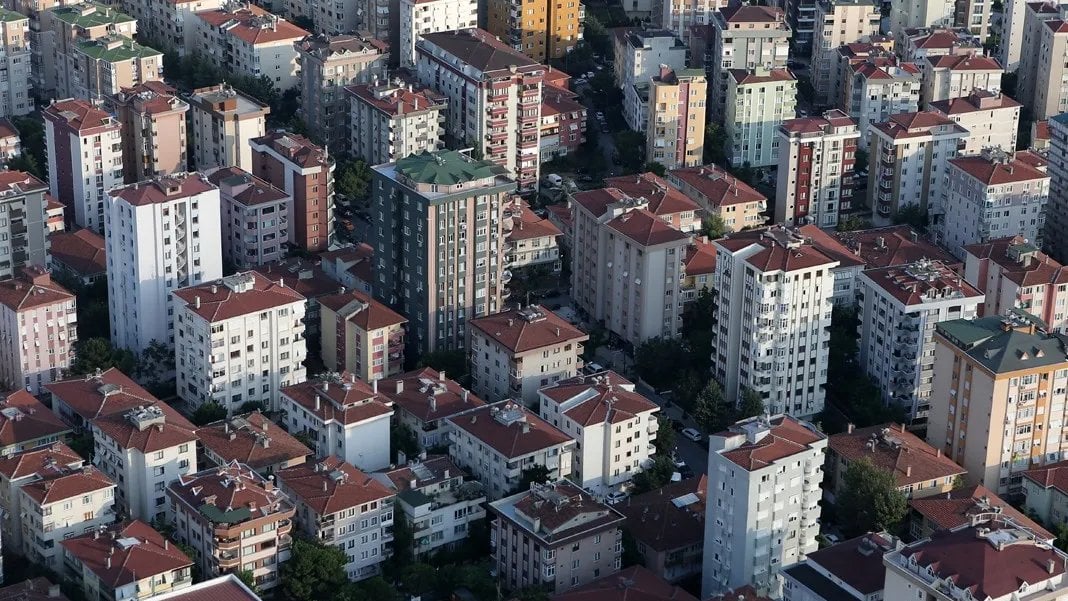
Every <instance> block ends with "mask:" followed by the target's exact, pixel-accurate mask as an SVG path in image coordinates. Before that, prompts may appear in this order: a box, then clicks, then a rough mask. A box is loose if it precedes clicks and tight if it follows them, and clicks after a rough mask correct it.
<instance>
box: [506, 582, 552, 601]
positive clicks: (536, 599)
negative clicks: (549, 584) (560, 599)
mask: <svg viewBox="0 0 1068 601" xmlns="http://www.w3.org/2000/svg"><path fill="white" fill-rule="evenodd" d="M512 598H513V599H515V600H516V601H549V591H547V590H545V588H544V587H540V586H528V587H526V588H521V589H519V590H518V591H516V592H515V593H513V594H512Z"/></svg>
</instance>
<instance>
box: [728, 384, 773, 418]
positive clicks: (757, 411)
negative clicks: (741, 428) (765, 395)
mask: <svg viewBox="0 0 1068 601" xmlns="http://www.w3.org/2000/svg"><path fill="white" fill-rule="evenodd" d="M765 412H766V409H765V408H764V399H762V398H760V393H759V392H757V391H755V390H753V389H752V388H746V389H745V390H743V391H742V398H740V399H739V400H738V411H737V413H736V414H735V416H734V421H738V420H743V419H749V418H750V417H756V416H758V415H764V413H765Z"/></svg>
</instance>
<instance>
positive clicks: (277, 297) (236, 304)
mask: <svg viewBox="0 0 1068 601" xmlns="http://www.w3.org/2000/svg"><path fill="white" fill-rule="evenodd" d="M174 313H175V318H174V322H175V328H174V329H175V330H176V335H175V347H174V355H175V359H176V361H177V370H176V372H177V380H176V384H177V387H178V396H179V397H180V398H181V399H182V400H183V401H185V402H186V403H189V404H190V406H193V407H199V406H201V405H203V404H205V403H209V402H215V403H218V404H219V405H221V406H223V407H225V408H226V409H227V411H228V412H229V413H234V412H235V411H236V410H237V409H238V408H239V407H241V405H242V404H244V403H247V402H249V401H259V402H262V403H263V404H264V406H266V407H268V408H269V409H270V410H272V411H274V410H277V409H278V408H279V407H280V406H281V405H280V404H281V400H280V396H281V394H282V390H283V389H284V388H285V387H287V386H289V385H290V384H295V383H299V382H303V381H304V378H305V375H306V374H305V367H304V363H303V362H304V357H305V355H306V354H307V349H306V345H305V342H304V321H303V319H304V297H303V296H302V295H301V294H300V293H298V292H297V291H296V290H293V289H292V288H290V287H288V286H286V285H285V281H284V280H281V281H279V282H277V283H276V282H274V281H272V280H270V279H268V278H266V277H264V276H263V275H262V274H260V273H259V272H256V271H245V272H239V273H235V274H233V275H229V276H226V277H223V278H221V279H216V280H211V281H208V282H203V283H200V284H195V285H192V286H188V287H185V288H181V289H178V290H175V291H174ZM242 374H244V375H242Z"/></svg>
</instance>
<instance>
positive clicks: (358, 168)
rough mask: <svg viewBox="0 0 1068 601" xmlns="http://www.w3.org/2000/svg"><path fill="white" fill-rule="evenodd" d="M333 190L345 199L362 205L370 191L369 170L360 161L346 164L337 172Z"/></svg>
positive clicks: (365, 164)
mask: <svg viewBox="0 0 1068 601" xmlns="http://www.w3.org/2000/svg"><path fill="white" fill-rule="evenodd" d="M334 189H335V190H337V192H338V193H339V194H341V195H342V196H344V197H345V198H347V199H350V200H352V201H355V202H357V203H364V202H366V200H367V197H368V196H370V191H371V168H370V167H368V166H367V163H365V162H364V161H362V160H359V159H356V160H354V161H349V162H346V163H345V164H344V165H343V166H342V167H341V169H338V170H337V176H336V177H335V178H334Z"/></svg>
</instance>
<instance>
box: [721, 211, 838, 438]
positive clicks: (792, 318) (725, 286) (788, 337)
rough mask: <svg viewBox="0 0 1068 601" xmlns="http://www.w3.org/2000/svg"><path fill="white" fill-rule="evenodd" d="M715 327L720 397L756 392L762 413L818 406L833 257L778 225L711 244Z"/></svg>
mask: <svg viewBox="0 0 1068 601" xmlns="http://www.w3.org/2000/svg"><path fill="white" fill-rule="evenodd" d="M713 244H714V245H715V247H716V275H715V280H716V281H718V282H719V299H720V300H719V303H718V306H717V307H716V317H717V318H718V322H719V323H720V324H727V327H725V328H723V327H721V328H720V330H719V331H718V332H717V335H716V336H715V341H714V342H715V344H714V347H713V352H712V373H713V377H715V378H716V379H717V380H719V381H720V382H721V383H722V384H723V389H724V392H726V394H727V398H728V399H736V398H738V397H739V396H740V395H741V394H742V392H743V389H751V390H753V391H755V392H757V393H759V394H760V396H761V398H762V399H763V400H764V406H765V408H766V410H767V412H768V413H771V414H777V413H786V414H789V415H793V416H795V417H810V416H813V415H816V414H817V413H819V412H820V411H822V410H823V402H824V392H823V387H824V385H825V384H826V383H827V357H828V350H827V344H828V341H829V340H830V334H829V333H828V331H827V330H828V327H829V326H830V324H831V305H832V304H833V298H834V274H833V272H832V270H833V269H834V268H835V267H837V266H838V261H837V260H836V259H834V258H831V257H829V256H828V255H826V254H824V253H823V252H821V251H820V250H818V249H817V248H816V247H814V246H813V245H812V244H811V242H809V241H808V240H807V239H806V238H804V237H803V236H801V235H800V234H798V233H796V232H795V231H793V230H790V229H787V228H785V227H782V226H773V227H770V228H766V229H760V230H749V231H746V232H738V233H736V234H731V235H730V236H727V237H726V238H721V239H719V240H716V241H714V242H713Z"/></svg>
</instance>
